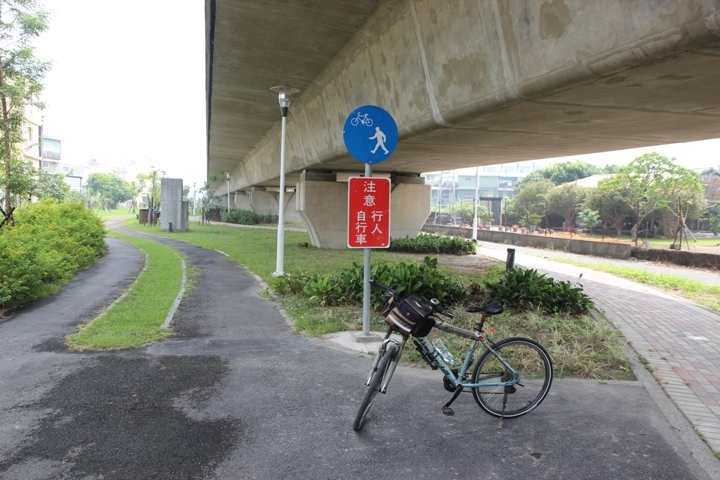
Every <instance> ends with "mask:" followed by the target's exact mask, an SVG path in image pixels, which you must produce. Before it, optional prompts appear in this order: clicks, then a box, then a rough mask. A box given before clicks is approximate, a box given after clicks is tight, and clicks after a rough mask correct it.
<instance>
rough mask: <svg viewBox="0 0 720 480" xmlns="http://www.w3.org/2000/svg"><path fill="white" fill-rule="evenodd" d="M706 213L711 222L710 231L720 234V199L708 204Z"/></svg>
mask: <svg viewBox="0 0 720 480" xmlns="http://www.w3.org/2000/svg"><path fill="white" fill-rule="evenodd" d="M705 215H707V219H708V221H709V222H710V231H711V232H713V233H714V234H715V235H720V201H718V202H713V203H710V204H708V206H707V209H706V210H705Z"/></svg>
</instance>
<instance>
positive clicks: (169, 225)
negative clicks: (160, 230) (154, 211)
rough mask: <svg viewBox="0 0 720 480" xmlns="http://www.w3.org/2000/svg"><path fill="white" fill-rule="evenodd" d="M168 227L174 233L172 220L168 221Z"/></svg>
mask: <svg viewBox="0 0 720 480" xmlns="http://www.w3.org/2000/svg"><path fill="white" fill-rule="evenodd" d="M168 229H169V230H170V233H172V222H169V223H168Z"/></svg>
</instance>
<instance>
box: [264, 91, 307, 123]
mask: <svg viewBox="0 0 720 480" xmlns="http://www.w3.org/2000/svg"><path fill="white" fill-rule="evenodd" d="M270 90H272V91H273V92H276V93H277V94H278V102H279V103H280V113H282V116H283V117H286V116H287V112H288V108H289V107H290V97H291V96H292V94H293V93H298V92H299V91H300V90H298V89H297V88H293V87H291V86H289V85H279V86H277V87H272V88H271V89H270Z"/></svg>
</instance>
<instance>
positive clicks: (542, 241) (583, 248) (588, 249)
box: [423, 225, 632, 260]
mask: <svg viewBox="0 0 720 480" xmlns="http://www.w3.org/2000/svg"><path fill="white" fill-rule="evenodd" d="M423 231H424V232H428V233H444V234H446V235H455V236H458V237H466V238H471V237H472V229H471V228H463V227H450V226H445V225H424V226H423ZM477 235H478V241H480V242H482V241H485V242H493V243H505V244H508V245H517V246H519V247H533V248H551V249H553V250H564V251H566V252H570V253H578V254H581V255H594V256H596V257H609V258H619V259H623V260H625V259H628V258H630V257H631V256H632V255H631V254H632V247H631V246H630V244H626V243H611V242H593V241H589V240H575V239H570V238H557V237H546V236H544V235H535V234H526V233H514V232H501V231H498V230H482V229H478V232H477Z"/></svg>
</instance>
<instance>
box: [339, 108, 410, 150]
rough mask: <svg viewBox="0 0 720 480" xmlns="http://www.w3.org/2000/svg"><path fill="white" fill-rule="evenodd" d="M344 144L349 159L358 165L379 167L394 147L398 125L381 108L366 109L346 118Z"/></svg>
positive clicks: (355, 111)
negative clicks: (352, 159)
mask: <svg viewBox="0 0 720 480" xmlns="http://www.w3.org/2000/svg"><path fill="white" fill-rule="evenodd" d="M343 140H344V141H345V146H346V147H347V149H348V152H350V155H352V156H353V157H355V158H357V159H358V160H360V161H361V162H363V163H380V162H382V161H383V160H387V158H388V157H389V156H390V155H392V153H393V152H394V151H395V147H397V143H398V129H397V124H396V123H395V120H394V119H393V117H392V115H390V114H389V113H388V112H386V111H385V110H383V109H382V108H380V107H377V106H375V105H365V106H363V107H359V108H356V109H355V110H353V111H352V113H351V114H350V115H348V117H347V119H346V120H345V125H343Z"/></svg>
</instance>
